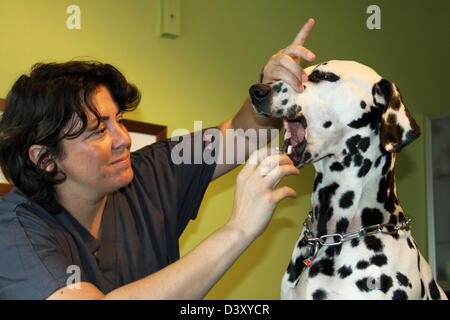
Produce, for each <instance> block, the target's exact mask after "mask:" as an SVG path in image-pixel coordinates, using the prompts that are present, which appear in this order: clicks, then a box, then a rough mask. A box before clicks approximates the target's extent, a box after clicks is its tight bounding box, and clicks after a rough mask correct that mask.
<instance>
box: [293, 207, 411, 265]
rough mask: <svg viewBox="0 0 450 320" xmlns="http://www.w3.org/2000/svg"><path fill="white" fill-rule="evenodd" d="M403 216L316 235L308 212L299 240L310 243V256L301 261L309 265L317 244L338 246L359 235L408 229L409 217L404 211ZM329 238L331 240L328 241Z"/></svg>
mask: <svg viewBox="0 0 450 320" xmlns="http://www.w3.org/2000/svg"><path fill="white" fill-rule="evenodd" d="M404 216H405V218H406V221H403V222H401V223H398V224H392V223H379V224H374V225H372V226H368V227H362V228H360V229H358V230H356V231H352V232H348V233H344V234H342V233H331V234H325V235H322V236H320V237H316V236H315V235H314V233H312V231H311V229H312V218H313V216H312V211H310V212H309V213H308V217H307V218H306V220H305V222H304V224H303V227H304V229H305V234H304V236H303V239H302V240H301V242H302V243H304V244H306V243H307V244H309V245H310V256H309V257H307V258H306V259H304V260H303V263H304V264H305V265H306V266H310V265H311V261H312V260H313V259H314V258H315V257H316V255H317V251H318V250H319V246H338V245H340V244H342V243H343V242H345V241H349V240H353V239H359V238H361V237H367V236H371V235H374V234H377V233H384V234H396V233H397V232H398V231H399V230H407V231H408V230H409V229H410V223H411V218H410V217H408V216H407V215H406V214H405V213H404ZM387 228H391V229H392V230H388V229H387ZM329 240H331V242H329ZM327 241H328V242H327Z"/></svg>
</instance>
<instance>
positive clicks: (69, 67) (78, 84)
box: [0, 61, 141, 212]
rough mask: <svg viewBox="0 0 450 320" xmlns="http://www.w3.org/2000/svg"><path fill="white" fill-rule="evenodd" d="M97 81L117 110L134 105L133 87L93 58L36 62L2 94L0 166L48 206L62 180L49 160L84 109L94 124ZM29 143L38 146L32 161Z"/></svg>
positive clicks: (74, 132) (75, 132)
mask: <svg viewBox="0 0 450 320" xmlns="http://www.w3.org/2000/svg"><path fill="white" fill-rule="evenodd" d="M100 85H104V86H105V87H106V88H108V90H109V91H110V93H111V96H112V97H113V99H114V100H115V102H116V103H117V104H118V106H119V108H120V111H131V110H134V109H135V108H136V107H137V106H138V104H139V102H140V99H141V95H140V92H139V90H138V89H137V88H136V87H135V86H134V85H133V84H130V83H128V82H127V80H126V79H125V77H124V76H123V75H122V73H120V71H118V70H117V69H116V68H115V67H113V66H112V65H110V64H103V63H100V62H96V61H94V62H91V61H89V62H88V61H70V62H66V63H48V64H42V63H38V64H36V65H34V66H33V67H32V69H31V72H30V75H22V76H20V77H19V79H18V80H17V81H16V83H15V84H14V85H13V87H12V89H11V91H10V92H9V93H8V96H7V98H6V107H5V112H4V113H3V116H2V117H1V120H0V166H1V169H2V171H3V173H4V175H5V177H6V178H7V179H8V181H10V182H11V183H13V184H14V185H15V186H16V187H18V188H19V189H20V190H21V191H22V192H24V193H25V194H26V195H27V196H28V197H29V199H30V200H32V201H34V202H36V203H38V204H39V205H41V206H43V207H44V208H46V209H47V210H49V211H50V212H52V211H55V210H56V208H57V207H58V205H57V203H56V201H55V200H56V199H55V184H58V183H61V182H63V181H64V180H65V176H64V173H62V174H61V172H60V171H59V170H58V168H57V166H56V163H55V159H59V158H60V157H61V156H62V155H63V149H62V144H61V141H62V140H63V139H75V138H76V137H78V136H80V135H81V134H82V133H83V132H84V131H85V130H86V126H87V116H86V112H87V111H90V112H92V113H93V114H94V115H95V116H96V117H97V120H98V124H100V115H99V113H98V111H97V110H96V108H95V106H93V105H92V103H90V100H91V96H92V94H93V93H94V92H95V90H96V89H97V88H98V87H99V86H100ZM80 123H81V125H80ZM32 145H41V146H44V148H43V149H44V151H43V152H41V154H39V157H38V161H37V163H36V164H35V163H34V162H33V161H31V160H30V157H29V148H30V146H32ZM48 165H51V166H50V168H53V169H52V170H51V171H50V172H48V171H47V170H45V168H47V167H48Z"/></svg>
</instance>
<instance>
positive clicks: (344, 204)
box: [339, 191, 355, 209]
mask: <svg viewBox="0 0 450 320" xmlns="http://www.w3.org/2000/svg"><path fill="white" fill-rule="evenodd" d="M354 197H355V193H354V192H353V191H347V192H346V193H344V194H343V195H342V196H341V199H339V207H341V208H342V209H347V208H350V207H351V206H352V205H353V198H354Z"/></svg>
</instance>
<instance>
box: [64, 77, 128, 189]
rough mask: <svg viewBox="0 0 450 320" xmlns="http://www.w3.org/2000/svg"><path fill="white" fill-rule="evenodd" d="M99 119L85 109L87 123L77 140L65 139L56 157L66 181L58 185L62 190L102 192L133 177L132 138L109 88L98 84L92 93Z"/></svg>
mask: <svg viewBox="0 0 450 320" xmlns="http://www.w3.org/2000/svg"><path fill="white" fill-rule="evenodd" d="M92 103H93V105H94V106H95V108H96V109H97V110H98V112H99V115H100V118H101V122H100V125H99V126H98V127H97V126H96V125H97V119H96V117H95V116H94V115H93V114H92V113H91V112H88V114H87V117H88V125H87V128H86V130H85V132H83V133H82V134H81V135H80V136H79V137H77V138H76V139H72V140H70V139H64V140H63V141H62V143H63V150H64V152H63V156H62V157H61V159H59V160H57V161H56V163H57V166H58V168H59V170H61V171H62V172H64V174H65V175H66V180H65V181H64V182H63V183H62V184H61V185H60V186H58V187H57V189H59V190H64V192H73V193H74V195H75V194H76V193H79V192H81V193H85V194H88V195H91V196H95V195H105V194H107V193H110V192H113V191H116V190H117V189H119V188H121V187H124V186H126V185H127V184H129V183H130V182H131V180H132V179H133V170H132V169H131V164H130V147H131V139H130V136H129V134H128V131H127V129H126V128H125V126H124V125H123V123H122V122H123V121H122V113H121V112H120V111H119V107H118V106H117V104H116V102H115V101H114V100H113V98H112V97H111V94H110V93H109V91H108V89H107V88H106V87H104V86H99V87H98V89H97V90H96V91H95V92H94V93H93V95H92Z"/></svg>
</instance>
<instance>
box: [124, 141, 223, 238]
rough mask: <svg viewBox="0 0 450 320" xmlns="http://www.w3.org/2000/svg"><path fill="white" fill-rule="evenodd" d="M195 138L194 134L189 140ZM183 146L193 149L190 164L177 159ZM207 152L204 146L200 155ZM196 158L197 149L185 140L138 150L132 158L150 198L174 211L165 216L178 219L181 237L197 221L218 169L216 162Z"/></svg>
mask: <svg viewBox="0 0 450 320" xmlns="http://www.w3.org/2000/svg"><path fill="white" fill-rule="evenodd" d="M193 136H194V134H191V135H190V136H189V137H193ZM179 143H185V145H184V146H185V148H189V149H190V150H189V152H191V153H190V155H191V156H190V157H189V158H190V160H187V161H179V159H176V154H178V153H179V152H180V145H179ZM177 148H178V149H177ZM204 148H205V145H204V143H201V144H200V147H199V148H198V149H197V153H198V151H200V153H202V152H203V150H204ZM185 152H186V149H185ZM194 154H195V150H194V146H193V144H191V143H190V142H189V143H188V142H187V139H186V136H185V137H184V138H183V139H180V141H178V140H177V139H175V141H170V140H162V141H158V142H156V143H154V144H152V145H150V146H147V147H145V148H143V149H141V150H138V151H137V152H135V153H134V154H133V158H132V159H133V160H135V161H133V162H134V168H133V169H134V172H135V178H136V183H139V184H141V185H145V186H146V187H147V191H148V196H149V197H150V198H152V199H153V202H161V203H162V205H161V207H162V208H163V209H164V208H173V209H168V210H165V211H166V212H164V214H166V215H175V216H176V220H177V223H176V225H177V227H176V228H177V230H176V232H177V234H178V236H180V235H181V233H182V232H183V230H184V229H185V228H186V226H187V224H188V222H189V220H190V219H195V218H196V216H197V212H198V209H199V207H200V204H201V202H202V200H203V196H204V194H205V192H206V189H207V187H208V185H209V182H210V181H211V179H212V176H213V173H214V170H215V167H216V163H215V161H209V162H205V161H203V160H202V159H201V158H200V160H198V159H197V161H196V160H195V159H194ZM170 205H172V206H170ZM170 211H176V212H170ZM170 218H171V217H169V219H170Z"/></svg>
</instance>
